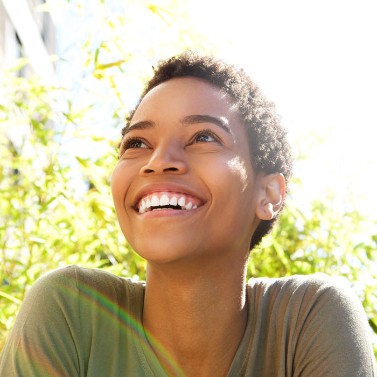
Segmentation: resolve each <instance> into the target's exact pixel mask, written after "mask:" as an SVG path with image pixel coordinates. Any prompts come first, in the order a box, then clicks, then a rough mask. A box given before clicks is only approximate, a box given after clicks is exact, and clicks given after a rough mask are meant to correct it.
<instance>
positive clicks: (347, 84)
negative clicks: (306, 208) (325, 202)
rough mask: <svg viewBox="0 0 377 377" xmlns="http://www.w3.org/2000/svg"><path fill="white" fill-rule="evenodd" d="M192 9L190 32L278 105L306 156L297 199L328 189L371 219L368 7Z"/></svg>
mask: <svg viewBox="0 0 377 377" xmlns="http://www.w3.org/2000/svg"><path fill="white" fill-rule="evenodd" d="M190 3H191V4H192V12H193V14H192V17H193V19H194V20H196V24H197V27H198V28H199V29H200V30H201V31H202V32H204V33H205V34H207V35H208V36H210V38H211V39H212V40H214V41H215V42H216V44H217V45H220V47H219V53H220V55H221V56H222V57H224V58H225V59H227V60H229V61H230V62H234V63H236V64H237V65H238V66H240V67H243V68H245V70H246V71H247V72H248V73H249V74H250V75H251V77H252V78H253V79H254V80H255V81H256V82H257V83H258V84H259V86H260V87H261V89H262V91H263V92H264V93H265V94H266V96H267V97H268V98H269V99H270V100H272V101H274V102H275V103H276V106H277V109H278V112H279V114H280V115H281V116H282V121H283V123H284V125H285V126H286V127H287V128H288V130H289V132H290V134H291V138H292V140H294V143H295V148H296V150H297V148H299V149H300V150H301V151H302V152H303V153H305V154H308V160H307V161H306V162H305V163H304V164H298V166H297V169H296V173H297V175H298V176H300V177H301V178H302V179H303V181H304V186H303V192H304V193H305V195H304V196H303V197H302V198H301V200H303V201H305V200H306V201H307V199H308V194H309V195H311V196H312V197H314V196H318V195H322V194H323V193H324V190H325V189H326V188H328V187H330V188H331V189H332V190H333V191H334V192H335V194H336V195H335V197H336V199H337V200H338V204H339V205H340V206H349V205H350V206H351V207H352V206H356V207H357V208H359V209H360V210H362V211H363V212H364V211H366V212H368V213H369V214H373V216H374V217H373V218H374V219H376V216H375V213H377V198H376V196H375V195H376V194H375V193H376V187H377V151H376V150H377V148H376V146H375V144H376V139H377V111H376V110H377V68H376V67H377V48H376V45H377V43H376V41H377V22H376V15H377V12H376V11H377V3H376V1H374V0H316V1H302V0H284V1H282V0H280V1H279V0H243V1H242V0H232V1H226V2H220V1H213V0H207V1H203V0H192V1H191V2H190ZM312 132H315V133H317V134H318V135H319V139H320V140H322V139H323V140H322V141H323V142H322V143H321V144H319V145H318V142H317V141H316V139H318V138H316V137H315V136H313V135H311V133H312ZM313 144H314V145H316V146H315V147H314V148H308V147H310V146H311V145H313ZM348 192H352V193H354V196H353V200H354V203H346V202H345V200H346V199H347V200H349V195H348V194H347V193H348Z"/></svg>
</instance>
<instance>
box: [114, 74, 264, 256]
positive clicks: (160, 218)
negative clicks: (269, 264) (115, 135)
mask: <svg viewBox="0 0 377 377" xmlns="http://www.w3.org/2000/svg"><path fill="white" fill-rule="evenodd" d="M249 156H250V151H249V145H248V142H247V137H246V132H245V129H244V127H243V125H242V123H241V121H240V119H239V115H238V112H237V110H236V109H234V106H232V102H231V100H230V98H229V97H228V96H227V95H226V94H224V93H223V92H222V91H221V90H219V89H218V88H216V87H214V86H212V85H210V84H208V83H207V82H205V81H202V80H199V79H195V78H176V79H172V80H169V81H166V82H164V83H162V84H160V85H158V86H157V87H155V88H154V89H152V90H151V91H150V92H149V93H148V94H147V95H146V96H145V97H144V98H143V100H142V101H141V103H140V105H139V107H138V108H137V110H136V112H135V114H134V116H133V118H132V120H131V122H130V126H129V128H128V131H127V133H126V134H125V136H124V138H123V140H122V144H121V150H120V159H119V162H118V164H117V166H116V168H115V170H114V173H113V176H112V184H111V186H112V193H113V199H114V203H115V209H116V212H117V216H118V219H119V223H120V227H121V229H122V231H123V234H124V235H125V237H126V239H127V240H128V242H129V243H130V244H131V245H132V246H133V248H134V249H135V250H136V251H137V252H138V253H139V254H140V255H141V256H142V257H144V258H145V259H147V260H148V261H150V262H158V263H167V262H172V261H180V260H187V261H188V260H193V259H195V258H203V257H205V256H212V257H213V256H215V255H217V256H220V255H231V254H232V253H235V252H238V253H242V254H243V255H244V254H245V253H247V252H248V247H249V243H250V238H251V235H252V232H253V231H254V230H255V228H256V226H257V223H258V219H256V216H255V205H256V198H255V197H256V195H255V192H256V189H257V188H256V187H257V182H256V180H257V178H256V176H255V174H254V172H253V169H252V166H251V163H250V158H249Z"/></svg>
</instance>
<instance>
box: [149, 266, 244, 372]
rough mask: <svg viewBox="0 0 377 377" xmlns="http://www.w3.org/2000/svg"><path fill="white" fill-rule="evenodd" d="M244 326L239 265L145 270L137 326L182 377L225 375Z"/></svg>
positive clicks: (240, 267) (157, 353)
mask: <svg viewBox="0 0 377 377" xmlns="http://www.w3.org/2000/svg"><path fill="white" fill-rule="evenodd" d="M221 265H222V266H221ZM208 266H210V267H208ZM246 322H247V306H246V291H245V261H242V263H236V262H235V261H232V265H229V263H228V264H224V263H213V261H212V263H208V264H203V263H201V264H200V265H195V264H192V265H191V266H189V265H187V264H185V265H184V267H183V268H180V266H177V265H175V266H172V265H162V266H161V265H153V264H149V265H148V272H147V285H146V291H145V299H144V312H143V324H144V327H145V329H146V330H147V333H150V334H151V335H152V336H153V338H155V339H157V341H158V342H159V343H160V344H161V345H162V346H163V348H165V349H166V350H167V351H168V352H169V353H170V355H171V356H172V357H173V358H174V359H175V361H176V362H177V363H178V364H179V366H180V367H181V369H182V370H183V372H184V376H196V377H200V376H226V375H227V372H228V370H229V368H230V365H231V363H232V360H233V358H234V356H235V353H236V351H237V349H238V346H239V344H240V342H241V339H242V336H243V334H244V331H245V327H246ZM151 344H152V347H153V343H151ZM154 351H155V353H156V355H157V357H158V358H159V360H160V362H161V364H162V365H163V367H164V368H165V369H167V373H168V374H169V375H171V376H175V375H178V374H177V373H176V372H173V371H172V370H169V366H167V365H164V362H163V355H160V354H159V350H158V348H156V347H154Z"/></svg>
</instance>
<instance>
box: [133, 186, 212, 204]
mask: <svg viewBox="0 0 377 377" xmlns="http://www.w3.org/2000/svg"><path fill="white" fill-rule="evenodd" d="M158 192H174V193H177V194H183V195H188V196H192V197H194V198H196V199H198V201H199V202H200V205H203V204H204V203H205V202H206V200H205V199H204V198H203V196H202V195H201V194H199V193H198V192H197V191H196V190H193V189H192V188H190V187H188V186H186V185H182V184H177V183H167V182H165V183H151V184H146V185H144V186H143V187H142V188H140V190H139V191H138V192H137V195H136V197H135V200H134V201H133V207H134V208H135V209H136V208H137V206H138V203H139V202H140V199H142V198H143V197H145V196H148V195H151V194H154V193H158Z"/></svg>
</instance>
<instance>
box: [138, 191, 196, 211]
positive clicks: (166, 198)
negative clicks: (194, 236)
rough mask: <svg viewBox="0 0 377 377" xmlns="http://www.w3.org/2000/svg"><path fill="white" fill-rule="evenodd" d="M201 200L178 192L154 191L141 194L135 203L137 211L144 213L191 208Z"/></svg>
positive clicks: (194, 207)
mask: <svg viewBox="0 0 377 377" xmlns="http://www.w3.org/2000/svg"><path fill="white" fill-rule="evenodd" d="M200 205H201V201H200V200H199V199H197V198H194V197H193V196H190V195H186V194H183V193H178V192H155V193H152V194H148V195H145V196H143V197H142V198H141V199H140V200H139V202H138V203H137V206H136V208H137V211H138V212H139V213H145V212H150V211H158V210H162V209H165V210H186V211H189V210H193V209H196V208H198V206H200Z"/></svg>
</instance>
